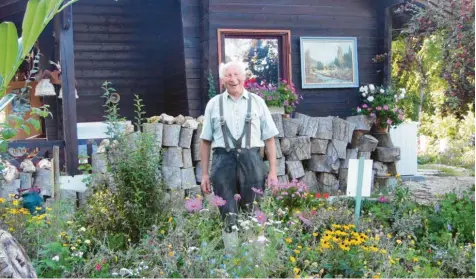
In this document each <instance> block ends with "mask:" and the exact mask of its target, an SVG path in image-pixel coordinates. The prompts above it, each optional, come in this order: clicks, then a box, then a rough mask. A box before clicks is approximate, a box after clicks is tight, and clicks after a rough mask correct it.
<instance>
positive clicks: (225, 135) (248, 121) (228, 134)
mask: <svg viewBox="0 0 476 279" xmlns="http://www.w3.org/2000/svg"><path fill="white" fill-rule="evenodd" d="M252 97H253V96H252V94H251V93H248V108H247V112H246V118H245V127H243V133H241V136H240V137H239V138H238V139H235V138H234V137H233V135H232V133H231V132H230V129H229V128H228V125H226V121H225V116H224V113H223V99H224V98H225V94H221V96H220V126H221V131H222V133H223V140H224V142H225V149H226V151H230V149H231V148H230V144H229V142H228V138H230V140H231V141H232V142H233V145H234V146H235V149H236V150H237V151H238V152H241V144H242V141H243V137H244V136H245V134H246V149H250V145H251V99H252Z"/></svg>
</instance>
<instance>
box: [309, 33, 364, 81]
mask: <svg viewBox="0 0 476 279" xmlns="http://www.w3.org/2000/svg"><path fill="white" fill-rule="evenodd" d="M301 75H302V88H336V87H358V86H359V77H358V65H357V39H356V38H354V37H349V38H341V37H339V38H332V37H301Z"/></svg>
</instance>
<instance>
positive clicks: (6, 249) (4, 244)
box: [0, 230, 37, 278]
mask: <svg viewBox="0 0 476 279" xmlns="http://www.w3.org/2000/svg"><path fill="white" fill-rule="evenodd" d="M0 277H1V278H37V276H36V271H35V269H34V268H33V265H32V264H31V262H30V259H29V258H28V255H27V254H26V252H25V250H24V249H23V247H22V246H21V245H20V244H19V243H18V241H17V240H16V239H15V238H14V237H13V236H12V235H11V234H10V233H8V232H6V231H3V230H0Z"/></svg>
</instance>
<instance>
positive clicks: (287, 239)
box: [284, 237, 293, 244]
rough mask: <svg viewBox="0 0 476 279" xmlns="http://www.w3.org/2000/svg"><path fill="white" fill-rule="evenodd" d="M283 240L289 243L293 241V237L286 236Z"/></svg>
mask: <svg viewBox="0 0 476 279" xmlns="http://www.w3.org/2000/svg"><path fill="white" fill-rule="evenodd" d="M284 240H286V242H287V243H288V244H289V243H291V242H293V239H292V238H290V237H287V238H285V239H284Z"/></svg>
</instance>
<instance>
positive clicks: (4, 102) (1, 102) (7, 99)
mask: <svg viewBox="0 0 476 279" xmlns="http://www.w3.org/2000/svg"><path fill="white" fill-rule="evenodd" d="M15 96H16V95H15V94H11V93H10V94H7V95H6V96H4V97H3V98H2V99H0V112H1V111H3V110H4V109H5V108H6V107H7V106H8V105H9V104H10V103H11V102H12V101H13V99H14V98H15Z"/></svg>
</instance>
